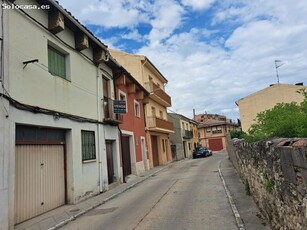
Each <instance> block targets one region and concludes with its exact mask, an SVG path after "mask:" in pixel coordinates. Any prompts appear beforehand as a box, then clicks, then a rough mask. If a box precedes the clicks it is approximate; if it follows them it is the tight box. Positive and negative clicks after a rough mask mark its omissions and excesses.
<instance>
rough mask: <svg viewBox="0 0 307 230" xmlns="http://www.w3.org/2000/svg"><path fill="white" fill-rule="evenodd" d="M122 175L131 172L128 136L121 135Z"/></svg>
mask: <svg viewBox="0 0 307 230" xmlns="http://www.w3.org/2000/svg"><path fill="white" fill-rule="evenodd" d="M122 145H123V163H124V165H123V170H124V177H126V176H128V175H130V174H131V157H130V143H129V136H122Z"/></svg>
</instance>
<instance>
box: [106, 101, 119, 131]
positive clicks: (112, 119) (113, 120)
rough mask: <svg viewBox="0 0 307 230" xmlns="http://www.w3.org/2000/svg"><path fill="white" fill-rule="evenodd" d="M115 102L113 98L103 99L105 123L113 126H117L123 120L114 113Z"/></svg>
mask: <svg viewBox="0 0 307 230" xmlns="http://www.w3.org/2000/svg"><path fill="white" fill-rule="evenodd" d="M113 102H114V100H112V99H111V98H106V97H105V98H104V99H103V112H104V118H103V121H104V122H105V123H108V124H111V125H117V124H119V123H121V122H122V119H121V117H120V115H118V114H116V113H114V111H113Z"/></svg>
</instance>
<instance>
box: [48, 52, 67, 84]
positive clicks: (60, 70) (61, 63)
mask: <svg viewBox="0 0 307 230" xmlns="http://www.w3.org/2000/svg"><path fill="white" fill-rule="evenodd" d="M48 70H49V72H50V73H51V74H53V75H57V76H59V77H62V78H64V79H66V65H65V55H64V54H62V53H60V52H59V51H58V50H56V49H54V48H53V47H51V46H48Z"/></svg>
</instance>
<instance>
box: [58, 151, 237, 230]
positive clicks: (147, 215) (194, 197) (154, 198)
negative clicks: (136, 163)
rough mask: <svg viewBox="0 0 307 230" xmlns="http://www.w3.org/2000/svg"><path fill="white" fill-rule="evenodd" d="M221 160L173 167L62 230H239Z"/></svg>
mask: <svg viewBox="0 0 307 230" xmlns="http://www.w3.org/2000/svg"><path fill="white" fill-rule="evenodd" d="M226 157H227V155H225V154H223V153H217V154H213V156H212V157H208V158H201V159H189V160H184V161H181V162H178V163H176V164H173V165H172V166H171V167H169V168H168V169H166V170H164V171H162V172H160V173H159V174H157V175H156V176H154V177H152V178H150V179H148V180H146V181H144V182H143V183H141V184H139V185H138V186H136V187H135V188H132V189H130V190H128V191H127V192H125V193H123V194H122V195H120V196H118V197H116V198H114V199H113V200H111V201H109V202H107V203H106V204H103V205H101V206H99V207H98V208H96V209H93V210H92V211H90V212H88V213H87V214H85V215H84V216H81V217H80V218H78V219H77V220H75V221H73V222H71V223H69V224H68V225H66V226H64V227H63V228H61V229H74V230H75V229H108V230H112V229H114V230H118V229H157V230H158V229H159V230H160V229H202V230H203V229H219V230H221V229H225V230H226V229H227V230H232V229H238V227H237V226H236V223H235V218H234V215H233V213H232V210H231V208H230V205H229V203H228V200H227V197H226V193H225V190H224V188H223V185H222V182H221V179H220V177H219V173H218V164H219V162H220V160H222V159H223V158H226Z"/></svg>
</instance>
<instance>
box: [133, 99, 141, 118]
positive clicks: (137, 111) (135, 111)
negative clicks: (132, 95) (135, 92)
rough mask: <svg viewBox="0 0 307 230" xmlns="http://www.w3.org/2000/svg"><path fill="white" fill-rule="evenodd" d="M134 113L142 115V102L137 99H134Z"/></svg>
mask: <svg viewBox="0 0 307 230" xmlns="http://www.w3.org/2000/svg"><path fill="white" fill-rule="evenodd" d="M134 115H135V116H136V117H141V110H140V103H139V102H137V101H134Z"/></svg>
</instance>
